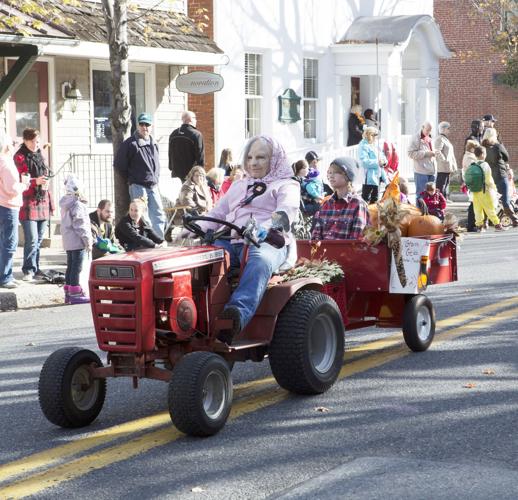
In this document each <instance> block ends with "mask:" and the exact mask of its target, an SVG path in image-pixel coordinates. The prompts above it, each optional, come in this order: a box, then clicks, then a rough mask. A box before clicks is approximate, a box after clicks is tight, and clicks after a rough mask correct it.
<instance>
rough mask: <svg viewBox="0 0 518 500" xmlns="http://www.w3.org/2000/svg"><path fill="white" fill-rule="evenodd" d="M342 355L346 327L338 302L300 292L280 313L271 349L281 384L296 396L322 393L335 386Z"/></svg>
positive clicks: (324, 296) (306, 291) (274, 373)
mask: <svg viewBox="0 0 518 500" xmlns="http://www.w3.org/2000/svg"><path fill="white" fill-rule="evenodd" d="M343 353H344V326H343V323H342V317H341V315H340V311H339V310H338V306H337V305H336V303H335V301H334V300H333V299H331V298H330V297H329V296H327V295H325V294H323V293H320V292H318V291H315V290H299V291H298V292H297V293H296V294H295V295H294V296H293V297H292V298H291V299H290V301H289V302H288V303H287V304H286V306H285V307H284V309H283V310H282V311H281V313H280V314H279V318H278V319H277V324H276V326H275V333H274V335H273V339H272V342H271V344H270V347H269V356H268V357H269V359H270V366H271V368H272V372H273V375H274V377H275V379H276V380H277V382H278V384H279V385H280V386H281V387H284V389H287V390H288V391H290V392H294V393H296V394H321V393H323V392H325V391H327V390H328V389H329V388H330V387H331V386H332V385H333V384H334V383H335V381H336V378H337V377H338V374H339V373H340V369H341V367H342V362H343Z"/></svg>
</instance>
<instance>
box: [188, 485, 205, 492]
mask: <svg viewBox="0 0 518 500" xmlns="http://www.w3.org/2000/svg"><path fill="white" fill-rule="evenodd" d="M191 491H192V492H193V493H201V492H202V491H205V490H204V489H203V488H200V487H199V486H195V487H194V488H193V489H192V490H191Z"/></svg>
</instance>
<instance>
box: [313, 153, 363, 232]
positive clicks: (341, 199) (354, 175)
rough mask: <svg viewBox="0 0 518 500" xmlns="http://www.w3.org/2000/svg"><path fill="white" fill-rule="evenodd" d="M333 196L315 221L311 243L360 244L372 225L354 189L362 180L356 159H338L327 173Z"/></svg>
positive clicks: (325, 203) (323, 206)
mask: <svg viewBox="0 0 518 500" xmlns="http://www.w3.org/2000/svg"><path fill="white" fill-rule="evenodd" d="M327 176H328V178H329V184H330V185H331V187H332V189H333V191H334V192H333V194H332V195H331V197H330V198H329V199H328V200H326V201H325V202H324V203H323V205H322V207H321V208H320V210H319V211H318V212H317V213H316V214H315V218H314V219H313V224H314V225H313V230H312V232H311V239H312V240H357V239H360V238H361V237H362V234H363V229H364V228H365V226H367V224H368V223H369V210H368V208H367V203H365V201H364V200H363V199H362V197H361V196H359V195H357V194H356V193H355V191H354V188H353V182H355V181H356V180H357V179H358V178H359V176H360V165H359V163H358V161H357V160H356V159H354V158H349V157H340V158H335V159H334V160H333V161H332V162H331V165H330V166H329V169H328V170H327Z"/></svg>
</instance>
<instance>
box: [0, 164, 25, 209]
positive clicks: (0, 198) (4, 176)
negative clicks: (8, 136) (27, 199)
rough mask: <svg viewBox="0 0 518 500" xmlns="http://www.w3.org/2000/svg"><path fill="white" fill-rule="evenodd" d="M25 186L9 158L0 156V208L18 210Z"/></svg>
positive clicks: (21, 202)
mask: <svg viewBox="0 0 518 500" xmlns="http://www.w3.org/2000/svg"><path fill="white" fill-rule="evenodd" d="M25 189H26V186H25V184H22V183H21V182H20V174H19V173H18V169H17V168H16V166H15V164H14V161H13V159H12V158H11V157H10V156H6V155H2V154H0V206H2V207H5V208H10V209H13V208H20V207H21V206H22V204H23V200H22V193H23V192H24V191H25Z"/></svg>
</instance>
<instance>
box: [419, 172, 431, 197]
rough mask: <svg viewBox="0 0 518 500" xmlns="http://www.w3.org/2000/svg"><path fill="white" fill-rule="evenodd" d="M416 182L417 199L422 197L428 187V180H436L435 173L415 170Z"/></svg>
mask: <svg viewBox="0 0 518 500" xmlns="http://www.w3.org/2000/svg"><path fill="white" fill-rule="evenodd" d="M414 182H415V199H416V200H417V199H418V198H420V197H421V193H422V192H423V191H424V190H425V189H426V183H427V182H435V175H428V174H418V173H417V172H414Z"/></svg>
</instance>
